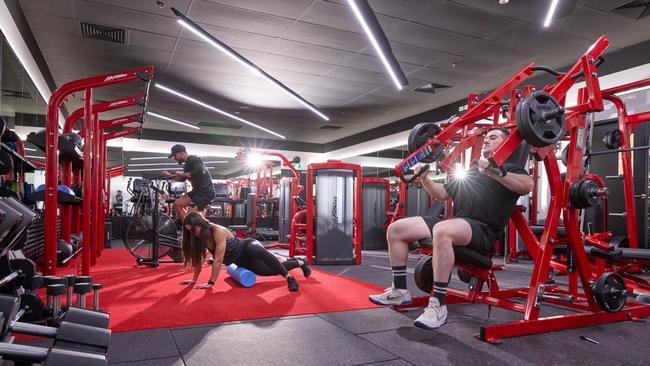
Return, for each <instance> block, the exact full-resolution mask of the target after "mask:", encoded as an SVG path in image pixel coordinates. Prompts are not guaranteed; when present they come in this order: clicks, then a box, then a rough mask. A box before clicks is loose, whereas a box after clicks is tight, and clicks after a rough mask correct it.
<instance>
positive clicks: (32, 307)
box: [20, 292, 45, 322]
mask: <svg viewBox="0 0 650 366" xmlns="http://www.w3.org/2000/svg"><path fill="white" fill-rule="evenodd" d="M26 307H29V311H26V312H25V314H24V315H23V316H22V318H20V321H22V322H35V321H39V320H41V319H43V311H44V310H45V304H43V300H41V298H40V297H39V296H38V295H37V294H36V293H34V292H27V293H24V294H22V295H20V308H21V309H24V308H26Z"/></svg>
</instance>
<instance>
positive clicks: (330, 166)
mask: <svg viewBox="0 0 650 366" xmlns="http://www.w3.org/2000/svg"><path fill="white" fill-rule="evenodd" d="M322 170H345V171H350V172H353V179H354V183H353V191H354V192H353V194H354V199H353V207H352V215H353V217H352V225H353V227H352V250H353V256H354V264H361V242H362V241H361V239H362V237H361V236H362V233H363V228H362V209H363V208H362V206H361V199H362V192H361V185H362V179H363V178H362V172H361V166H360V165H356V164H348V163H343V162H341V161H339V160H328V161H327V162H326V163H313V164H309V166H308V167H307V206H306V209H305V211H306V212H305V214H304V215H305V217H306V221H305V226H306V227H305V234H306V238H305V246H304V252H305V254H306V255H307V260H308V261H309V264H312V263H314V255H315V251H316V246H317V245H318V243H317V240H316V238H315V230H314V219H315V218H317V212H316V209H317V207H316V204H315V202H314V186H315V182H314V176H315V175H317V174H318V172H319V171H322ZM319 194H320V193H319ZM321 245H327V244H325V243H323V244H321ZM317 259H318V258H317Z"/></svg>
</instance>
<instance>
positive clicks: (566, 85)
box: [395, 36, 650, 342]
mask: <svg viewBox="0 0 650 366" xmlns="http://www.w3.org/2000/svg"><path fill="white" fill-rule="evenodd" d="M608 45H609V41H608V40H607V39H606V38H605V37H604V36H603V37H601V38H600V39H598V41H596V43H594V45H592V47H591V48H589V50H588V51H587V52H586V53H585V54H584V55H583V56H582V57H581V58H580V59H579V60H578V62H576V64H575V65H574V66H573V67H572V68H571V69H570V70H569V71H568V72H567V73H566V74H564V75H561V76H558V80H557V82H556V83H555V84H553V85H549V86H547V87H546V88H544V91H546V92H547V93H549V94H551V95H552V96H553V97H555V99H556V100H558V101H560V103H561V104H563V102H564V99H565V94H566V92H567V91H568V90H569V89H570V87H571V86H572V85H573V84H574V83H575V78H573V77H572V75H576V73H578V72H582V73H583V75H584V78H585V84H586V87H584V88H582V89H580V90H579V93H578V104H577V105H576V106H574V107H571V108H567V112H568V113H567V116H566V124H565V129H566V130H567V131H568V132H569V134H570V139H571V140H570V146H571V147H572V148H570V149H569V157H568V164H567V175H566V179H565V182H564V183H563V182H562V181H561V178H560V171H559V166H558V162H557V159H556V157H555V153H554V151H553V146H546V147H541V148H533V149H532V153H533V156H534V157H535V158H536V159H537V160H539V161H543V162H544V167H545V170H546V174H547V176H548V177H549V185H550V190H551V198H550V205H549V211H548V215H547V220H546V225H545V228H544V232H543V234H542V236H541V238H540V240H539V241H538V240H537V238H536V237H535V235H534V234H533V233H532V230H531V228H530V225H529V223H528V220H527V219H526V218H525V217H524V216H523V214H522V212H521V210H513V212H512V214H511V217H510V219H511V220H512V221H513V223H514V226H515V227H516V228H517V231H518V232H519V234H520V235H521V236H522V238H523V240H524V242H525V244H526V246H527V247H528V252H529V253H530V255H531V257H533V259H534V268H533V272H532V276H531V280H530V286H529V287H527V288H518V289H499V288H498V285H497V284H496V280H495V279H494V275H493V273H492V270H491V269H490V270H485V269H479V268H475V267H473V266H471V265H468V264H466V263H460V262H458V261H456V263H455V264H456V265H457V266H459V267H461V268H463V269H465V270H467V271H468V272H470V273H471V274H472V275H473V276H475V277H477V278H478V284H477V285H475V286H474V287H473V289H470V291H467V292H466V291H459V290H454V289H450V290H448V295H447V296H448V300H447V302H448V303H450V304H453V303H457V302H467V301H472V302H482V303H485V304H488V305H494V306H499V307H502V308H505V309H508V310H512V311H516V312H520V313H522V314H523V317H524V318H523V320H519V321H515V322H512V323H506V324H496V325H484V326H482V327H481V332H480V335H479V338H480V339H481V340H484V341H488V342H495V341H498V340H499V339H501V338H506V337H513V336H519V335H525V334H534V333H541V332H548V331H555V330H561V329H570V328H577V327H584V326H589V325H594V324H605V323H611V322H615V321H622V320H630V319H638V318H641V317H647V316H650V306H647V305H642V304H639V303H636V302H634V301H628V302H627V304H626V305H627V307H626V308H625V309H624V310H623V311H620V312H617V313H607V312H605V311H602V310H600V309H599V308H598V306H597V304H596V302H595V300H594V299H593V296H592V293H591V283H590V281H591V280H592V279H593V272H592V268H591V264H590V262H589V260H588V258H587V254H586V252H585V249H584V244H583V240H582V233H581V232H580V228H579V222H578V219H579V217H578V214H579V210H578V209H576V208H574V207H572V206H571V205H570V203H569V200H568V194H567V192H568V191H569V186H570V184H571V183H572V182H575V181H576V180H578V179H580V178H581V177H587V176H586V175H581V169H582V155H583V149H584V148H585V143H586V142H585V137H586V133H585V131H586V126H587V124H586V118H585V114H586V113H592V112H595V111H599V110H602V109H603V101H602V99H603V96H602V95H601V92H600V88H599V85H598V78H597V77H598V75H597V73H596V71H597V70H596V59H597V58H598V57H599V56H600V55H601V54H602V53H603V52H604V50H605V49H606V48H607V46H608ZM532 71H533V68H532V64H531V65H528V66H526V67H525V68H524V69H522V70H521V71H519V72H518V73H517V74H515V75H514V76H513V77H511V78H510V79H508V80H507V81H506V82H505V83H504V84H503V85H502V86H500V87H499V88H497V89H495V90H494V91H493V92H492V93H490V94H489V95H488V96H487V97H485V98H484V99H483V100H481V101H479V102H478V103H476V104H474V105H472V103H470V104H469V108H468V110H467V112H466V113H465V114H463V116H461V117H460V118H459V119H457V120H456V121H454V122H453V123H451V124H450V125H449V126H447V127H446V128H444V129H443V130H442V131H441V132H440V133H439V134H438V135H437V136H436V137H435V138H434V139H432V141H430V142H429V143H427V144H425V145H424V146H422V147H421V148H420V149H418V150H417V151H415V152H413V153H412V154H411V155H410V156H409V157H408V158H407V159H405V160H404V161H402V162H401V163H400V164H398V165H397V166H396V167H395V169H396V174H397V176H399V177H400V178H401V179H402V180H403V181H407V179H406V178H405V177H404V174H405V173H406V172H407V171H408V169H410V168H411V167H413V166H414V165H415V164H416V163H417V162H419V160H421V159H419V157H422V156H424V155H426V153H428V152H429V151H431V149H432V148H434V147H435V145H436V144H439V143H441V144H443V145H445V146H449V145H450V144H451V141H452V138H453V137H454V136H455V134H456V133H457V131H459V130H462V129H463V128H464V127H465V126H468V125H471V124H472V123H474V122H475V121H478V120H480V119H483V118H485V117H487V116H490V115H492V114H494V113H493V112H494V111H495V109H497V108H499V107H500V101H501V99H502V98H503V97H504V96H506V95H507V94H508V93H511V92H513V89H514V87H516V85H517V84H519V83H520V82H521V81H523V77H524V76H526V77H528V76H530V75H531V74H532ZM526 91H527V92H530V91H531V88H527V90H526ZM513 95H514V94H511V97H512V96H513ZM606 97H607V98H608V99H609V98H610V97H609V96H606ZM511 102H512V100H511ZM511 104H512V103H511ZM510 111H511V112H512V109H510ZM509 118H510V120H511V121H512V122H513V123H511V124H513V125H514V120H515V118H514V114H512V113H510V115H509ZM636 118H641V117H640V116H638V117H636ZM512 127H513V128H512V130H511V134H510V135H509V136H508V138H506V139H505V141H504V142H503V143H502V144H501V146H499V147H498V148H497V150H496V151H495V152H494V153H493V154H492V156H491V157H490V158H489V159H488V160H490V162H491V163H492V164H493V165H494V166H495V167H500V166H501V165H502V164H503V163H504V162H505V160H506V159H507V157H508V156H509V155H510V154H511V153H512V151H514V150H515V149H516V148H517V147H518V146H519V144H520V143H521V141H522V140H523V138H522V136H521V135H520V133H519V131H518V130H517V128H516V125H514V126H512ZM461 148H467V146H466V145H465V146H461ZM459 154H460V153H457V154H454V153H453V152H452V153H450V154H449V155H448V158H445V159H442V160H441V161H440V162H439V164H438V166H439V168H440V169H442V170H445V171H448V170H449V169H450V168H451V167H452V166H453V164H454V163H455V160H452V158H451V156H458V155H459ZM589 178H591V177H589ZM599 183H601V184H602V180H601V181H600V182H599ZM560 215H562V216H563V217H564V226H565V229H566V231H567V240H568V245H569V246H570V250H571V251H572V253H573V254H574V257H575V263H576V271H577V277H575V280H576V281H575V282H576V283H571V284H570V286H569V290H564V289H560V288H559V287H558V286H555V285H547V284H546V281H547V279H548V276H549V269H550V268H558V269H561V268H562V265H561V264H559V263H555V262H554V261H552V260H551V257H552V254H553V247H554V245H555V242H556V237H557V227H558V224H559V220H560ZM564 269H565V270H566V266H564ZM577 280H580V282H581V284H582V288H583V291H584V293H583V294H578V292H577ZM570 282H573V281H570ZM484 283H487V284H488V291H482V285H483V284H484ZM549 293H550V294H559V295H567V296H568V295H574V294H578V296H575V302H573V303H570V302H567V301H562V300H558V299H557V298H556V299H549V298H544V295H547V294H549ZM516 297H520V298H525V302H523V303H521V302H515V301H512V300H509V299H510V298H516ZM540 299H543V301H546V302H549V303H554V304H558V305H562V306H566V307H569V308H573V309H575V310H577V311H578V312H577V313H575V314H570V315H562V316H553V317H546V318H540ZM427 301H428V299H427V297H420V298H414V303H413V305H411V306H409V307H413V306H418V307H419V306H425V305H426V302H427ZM400 308H404V307H400Z"/></svg>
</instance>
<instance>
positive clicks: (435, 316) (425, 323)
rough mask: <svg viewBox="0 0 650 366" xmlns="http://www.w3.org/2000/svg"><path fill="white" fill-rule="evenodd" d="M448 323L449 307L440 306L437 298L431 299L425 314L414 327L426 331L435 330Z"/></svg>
mask: <svg viewBox="0 0 650 366" xmlns="http://www.w3.org/2000/svg"><path fill="white" fill-rule="evenodd" d="M446 321H447V305H442V306H440V302H439V301H438V299H436V298H435V297H430V298H429V306H427V307H426V308H425V309H424V313H422V315H420V317H419V318H417V319H415V322H413V325H415V326H416V327H418V328H422V329H426V330H435V329H438V328H440V326H441V325H443V324H445V322H446Z"/></svg>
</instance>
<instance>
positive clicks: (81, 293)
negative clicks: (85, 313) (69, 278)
mask: <svg viewBox="0 0 650 366" xmlns="http://www.w3.org/2000/svg"><path fill="white" fill-rule="evenodd" d="M92 290H93V284H92V283H75V284H74V289H73V291H74V293H75V294H77V307H79V308H82V309H85V308H86V294H87V293H89V292H90V291H92Z"/></svg>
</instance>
